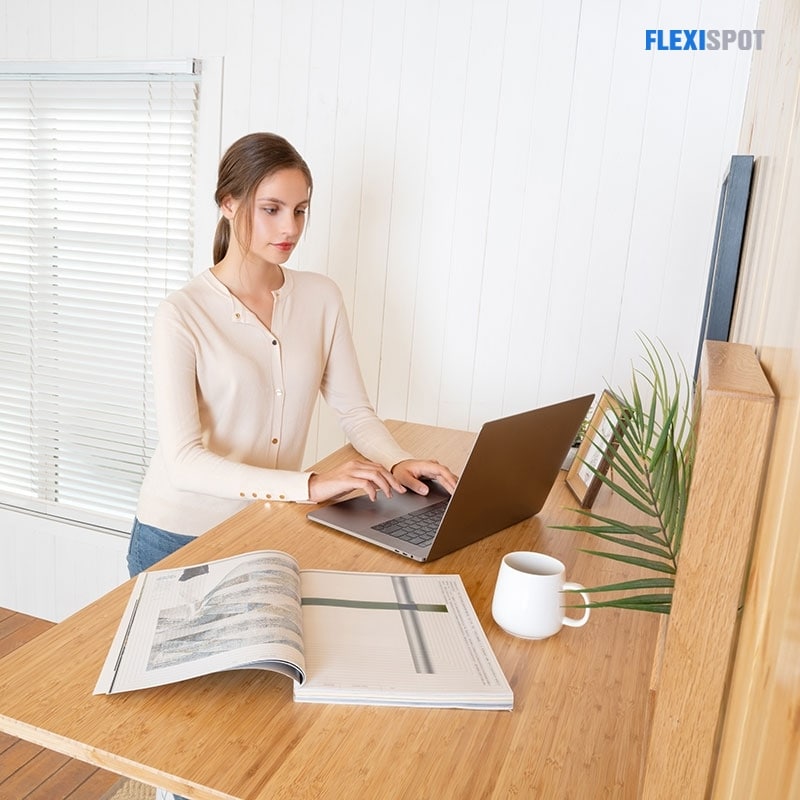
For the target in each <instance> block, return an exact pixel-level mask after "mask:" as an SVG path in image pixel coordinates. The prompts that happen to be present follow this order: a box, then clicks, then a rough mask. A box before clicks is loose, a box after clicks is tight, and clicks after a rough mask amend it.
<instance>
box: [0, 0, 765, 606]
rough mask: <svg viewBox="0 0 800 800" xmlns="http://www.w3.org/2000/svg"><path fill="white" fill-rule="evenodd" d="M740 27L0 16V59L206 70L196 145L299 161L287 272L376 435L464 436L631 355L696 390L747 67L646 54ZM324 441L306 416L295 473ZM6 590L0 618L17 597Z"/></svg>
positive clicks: (124, 11) (44, 4) (556, 16)
mask: <svg viewBox="0 0 800 800" xmlns="http://www.w3.org/2000/svg"><path fill="white" fill-rule="evenodd" d="M757 6H758V1H757V0H737V1H736V2H726V1H724V0H707V1H705V2H699V1H697V0H696V1H695V2H689V1H688V0H676V1H675V2H670V3H669V4H667V3H659V2H656V1H655V0H649V1H647V0H646V1H645V2H640V0H619V2H613V1H612V0H593V2H586V3H581V2H576V1H575V0H573V1H572V2H562V3H554V2H548V1H547V0H538V1H537V0H473V1H472V2H469V0H375V1H374V2H370V0H291V1H290V0H197V1H195V0H159V2H157V3H156V2H149V3H148V2H145V1H144V0H125V2H122V0H27V2H26V3H20V2H18V0H0V58H3V59H10V60H26V59H43V60H69V59H115V60H119V59H145V58H177V57H198V58H201V59H202V58H211V57H213V58H216V59H219V58H221V59H222V80H221V103H222V107H221V116H220V120H221V122H220V130H219V134H218V135H217V131H216V130H214V131H205V133H204V135H205V141H206V142H208V141H212V142H215V143H216V142H217V141H218V142H219V146H221V147H223V148H224V147H226V146H227V145H228V144H230V143H231V142H232V141H233V140H234V139H235V138H237V137H238V136H240V135H242V134H244V133H246V132H249V131H252V130H259V129H260V130H274V131H277V132H280V133H282V134H284V135H285V136H287V137H288V138H289V139H290V140H291V141H292V142H294V143H295V144H296V145H297V147H298V148H299V149H300V150H301V152H302V153H303V154H304V156H305V157H306V159H307V160H308V162H309V164H310V166H311V168H312V170H313V172H314V177H315V184H316V186H315V193H314V201H313V210H312V215H311V226H310V229H309V232H308V235H307V237H306V240H305V242H304V243H303V245H302V247H301V248H300V249H299V251H298V252H297V254H296V255H295V256H294V257H293V261H292V263H291V265H292V266H296V267H298V268H308V269H314V270H317V271H323V272H327V273H329V274H330V275H332V276H333V277H334V278H335V279H336V280H337V281H338V283H339V284H340V286H341V287H342V290H343V291H344V295H345V297H346V299H347V302H348V306H349V310H350V313H351V321H352V324H353V328H354V334H355V338H356V343H357V347H358V350H359V353H360V357H361V362H362V368H363V372H364V376H365V379H366V381H367V385H368V387H369V390H370V392H371V395H372V397H373V398H374V399H375V401H376V403H377V407H378V411H379V413H380V414H381V415H383V416H386V417H396V418H403V419H409V420H413V421H418V422H426V423H436V424H440V425H445V426H449V427H456V428H467V429H476V428H477V427H478V426H479V425H480V423H481V422H482V421H483V420H485V419H487V418H491V417H494V416H497V415H500V414H504V413H512V412H515V411H519V410H521V409H524V408H530V407H533V406H536V405H543V404H546V403H549V402H553V401H556V400H559V399H562V398H565V397H567V396H570V395H573V394H577V393H582V392H586V391H599V390H601V389H602V388H603V387H604V386H605V385H606V383H610V384H611V385H613V386H616V385H620V384H625V383H627V380H628V376H629V373H630V366H631V360H632V359H636V358H638V355H639V353H640V348H639V345H638V341H637V338H636V335H637V332H642V333H644V334H646V335H648V336H650V337H660V338H661V339H662V340H663V341H664V342H665V343H666V345H667V346H668V347H669V348H670V349H671V350H672V351H673V352H675V353H677V354H679V355H681V356H682V357H683V358H684V360H685V361H686V363H687V364H689V365H693V363H694V353H695V347H696V342H697V336H698V330H699V322H700V314H701V312H702V305H703V295H704V291H705V282H706V275H707V270H708V263H709V257H710V247H711V238H712V234H713V226H714V218H715V213H716V204H717V199H718V192H719V186H720V182H721V179H722V177H723V174H724V171H725V168H726V165H727V163H728V160H729V158H730V155H731V154H732V153H733V152H735V149H736V143H737V140H738V133H739V127H740V121H741V115H742V106H743V101H744V94H745V89H746V83H747V76H748V69H749V61H750V54H749V53H747V52H740V51H738V50H730V51H727V52H722V51H717V52H710V51H707V52H655V51H654V52H648V51H646V50H645V47H644V39H645V37H644V31H645V29H646V28H681V29H683V28H737V29H738V28H754V27H755V20H756V14H757ZM768 42H769V32H767V35H766V39H765V46H766V45H768ZM218 94H219V93H213V92H212V93H211V96H212V97H213V99H214V102H216V98H217V97H218ZM208 97H209V96H208V95H207V96H206V99H208ZM206 152H207V155H208V159H207V162H208V163H203V164H201V168H202V169H203V170H205V171H206V173H205V174H203V175H201V176H200V179H201V181H202V183H203V185H204V186H205V187H208V186H210V187H211V190H213V180H214V173H215V169H216V157H217V155H218V153H215V152H214V148H213V147H211V148H210V149H209V148H207V149H206ZM212 156H213V157H212ZM212 162H213V163H212ZM209 194H210V191H209V192H207V193H206V196H204V198H203V200H202V205H201V214H202V219H206V220H207V219H210V218H211V217H212V216H213V208H212V206H211V201H210V197H209ZM210 227H211V226H210V225H206V226H205V229H204V230H199V231H198V248H199V252H200V253H210V239H211V235H212V231H211V229H210ZM341 442H342V439H341V436H340V435H339V433H338V431H337V430H336V428H335V426H334V425H333V424H332V423H331V420H330V418H329V417H328V415H327V413H326V412H325V411H324V410H323V411H321V412H320V414H319V415H318V418H317V419H316V420H315V424H314V428H313V430H312V437H311V443H310V445H309V450H308V458H309V460H310V461H311V460H314V459H315V458H316V457H317V456H321V455H324V454H325V453H326V452H329V451H330V450H331V449H332V448H334V447H337V446H339V445H340V444H341ZM14 516H16V515H13V514H12V515H11V516H9V514H5V515H3V514H0V527H2V528H3V529H4V530H5V533H4V536H3V537H2V538H0V546H2V548H3V549H2V551H0V558H2V559H3V560H7V559H9V558H14V559H15V567H16V568H15V570H14V574H15V575H18V576H20V578H19V579H20V580H27V578H26V577H25V576H26V575H27V574H28V573H29V572H30V571H31V570H33V569H34V565H36V569H39V568H40V564H41V559H47V558H48V557H50V556H48V555H47V553H50V552H51V550H50V549H49V548H48V546H45V545H43V546H42V548H40V551H39V552H38V553H37V555H36V557H35V559H32V560H31V559H26V560H22V561H20V556H19V552H20V549H19V548H17V549H16V550H15V549H14V548H12V547H10V545H9V538H11V539H13V538H14V536H16V535H20V536H22V535H24V536H26V537H31V536H34V537H35V536H36V533H35V532H32V531H30V530H28V529H27V528H29V527H30V526H27V525H26V530H25V532H24V533H23V532H22V529H21V527H20V526H18V525H16V524H15V522H14V519H13V517H14ZM34 527H35V526H34ZM14 528H18V529H19V533H18V534H17V533H12V532H11V531H12V530H13V529H14ZM97 536H99V534H97ZM23 549H24V550H25V552H28V553H30V552H32V551H31V548H30V547H26V548H23ZM15 553H16V555H15ZM8 572H9V570H8V569H5V570H3V571H1V572H0V577H2V580H3V585H0V605H8V604H10V603H11V602H12V601H14V598H17V597H20V596H21V594H25V593H24V592H23V593H20V591H18V590H12V589H9V587H8V586H6V585H5V582H6V581H7V580H12V581H13V578H11V579H9V578H8V577H7V575H8ZM106 577H107V583H108V585H113V581H114V580H117V578H116V577H114V576H112V575H111V574H110V572H108V574H107V576H106ZM80 601H81V602H83V601H84V598H82V597H81V598H80ZM14 602H16V601H14ZM77 602H78V601H77V599H76V598H70V597H69V596H68V592H67V593H63V596H59V597H57V598H54V600H53V603H52V606H51V610H50V611H49V612H48V613H43V612H42V610H41V609H40V608H38V609H37V613H39V614H40V615H41V616H48V617H50V618H60V617H62V616H63V615H64V614H65V613H67V612H68V611H69V610H72V609H73V608H76V607H77ZM22 610H25V609H24V608H23V609H22Z"/></svg>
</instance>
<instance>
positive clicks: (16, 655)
mask: <svg viewBox="0 0 800 800" xmlns="http://www.w3.org/2000/svg"><path fill="white" fill-rule="evenodd" d="M390 425H391V427H392V428H393V430H394V431H395V435H396V437H397V438H398V440H399V441H400V442H401V443H402V444H403V445H404V446H405V447H406V448H407V449H409V450H411V451H412V452H415V453H417V454H419V455H420V456H425V457H436V458H438V459H439V460H440V461H443V462H445V463H447V464H449V465H450V466H452V467H453V468H454V469H456V470H457V469H458V468H460V466H461V465H462V464H463V462H464V460H465V458H466V455H467V453H468V450H469V447H470V445H471V442H472V440H473V438H474V435H473V434H468V433H463V432H458V431H451V430H446V429H441V428H432V427H427V426H422V425H414V424H410V423H390ZM349 455H352V451H351V450H350V449H349V448H347V447H345V448H342V449H341V450H339V451H337V453H335V454H333V455H332V456H330V457H329V458H327V459H325V460H324V461H323V462H322V464H327V465H329V464H331V463H333V462H334V461H336V460H342V459H345V458H346V457H348V456H349ZM612 502H614V498H613V497H612V496H610V495H608V496H607V495H604V494H603V493H602V492H601V494H600V496H599V497H598V499H597V501H596V503H595V510H600V509H602V508H604V507H607V505H608V504H609V503H612ZM574 505H575V501H574V499H573V497H572V495H571V494H570V493H569V490H568V489H567V487H566V486H565V484H564V481H563V473H561V477H560V478H559V479H558V480H557V482H556V484H555V486H554V488H553V491H552V492H551V494H550V497H549V498H548V502H547V505H546V507H545V509H544V510H543V511H542V513H541V514H539V515H538V516H537V517H535V518H533V519H530V520H527V521H525V522H523V523H520V524H519V525H516V526H514V527H512V528H509V529H507V530H505V531H502V532H500V533H498V534H495V535H494V536H491V537H489V538H488V539H484V540H483V541H482V542H478V543H476V544H473V545H471V546H469V547H467V548H465V549H463V550H460V551H458V552H456V553H452V554H451V555H449V556H446V557H444V558H442V559H439V560H437V561H433V562H431V563H430V564H418V563H415V562H412V561H409V560H407V559H405V558H403V557H401V556H397V555H394V554H392V553H389V552H388V551H383V550H380V549H379V548H376V547H372V546H370V545H367V544H364V543H362V542H359V541H357V540H355V539H350V538H348V537H345V536H344V535H341V534H339V533H336V532H333V531H329V530H327V529H324V528H321V527H318V526H316V525H313V524H312V523H310V522H308V521H307V520H306V519H305V513H306V511H307V510H308V508H307V507H306V506H303V505H294V504H273V505H271V506H270V507H266V506H265V505H264V504H262V503H254V504H253V505H252V506H250V507H249V508H247V509H245V510H244V511H243V512H241V513H240V514H237V515H236V516H234V517H232V518H231V519H229V520H227V521H226V522H224V523H223V524H221V525H219V526H218V527H216V528H214V529H212V530H211V531H209V532H208V533H207V534H206V535H204V536H202V537H200V538H199V539H197V540H196V541H194V542H192V543H191V544H190V545H188V546H187V547H186V548H184V549H183V550H181V551H180V552H178V553H175V554H173V555H172V556H170V557H169V558H168V559H165V560H164V562H163V565H164V566H179V565H181V564H192V563H198V562H202V561H204V560H208V559H213V558H219V557H223V556H226V555H231V554H234V553H237V552H243V551H247V550H254V549H260V548H274V549H282V550H285V551H287V552H290V553H292V554H293V555H294V556H295V557H296V558H297V560H298V561H299V563H300V566H301V568H322V569H324V568H333V569H350V570H361V571H383V572H409V573H413V572H438V573H450V572H456V573H460V575H461V576H462V579H463V581H464V584H465V586H466V588H467V591H468V593H469V595H470V598H471V599H472V602H473V605H474V606H475V609H476V611H477V613H478V616H479V617H480V619H481V622H482V624H483V626H484V629H485V630H486V632H487V634H488V637H489V640H490V642H491V644H492V647H493V648H494V651H495V653H496V655H497V658H498V660H499V661H500V664H501V665H502V667H503V669H504V671H505V673H506V676H507V678H508V680H509V682H510V683H511V685H512V688H513V690H514V710H513V711H511V712H508V711H472V710H455V709H410V708H379V707H357V706H333V705H330V706H326V705H307V704H300V703H297V704H295V703H294V702H293V701H292V687H291V681H289V680H288V679H287V678H285V677H283V676H278V675H275V674H272V673H263V672H259V671H255V670H253V671H243V672H229V673H224V674H217V675H212V676H207V677H204V678H198V679H195V680H191V681H187V682H184V683H182V684H176V685H172V686H166V687H159V688H157V689H150V690H145V691H140V692H133V693H130V694H124V695H115V696H98V697H95V696H93V695H92V690H93V688H94V685H95V682H96V680H97V676H98V674H99V672H100V667H101V665H102V662H103V660H104V658H105V655H106V652H107V650H108V647H109V645H110V643H111V640H112V638H113V635H114V632H115V630H116V627H117V624H118V622H119V619H120V616H121V614H122V611H123V609H124V607H125V603H126V601H127V598H128V595H129V592H130V588H131V584H130V582H128V583H125V584H123V585H122V586H120V587H118V588H117V589H115V590H113V591H111V592H109V593H108V594H107V595H105V596H104V597H102V598H101V599H99V600H97V601H96V602H95V603H92V604H91V605H89V606H87V607H86V608H84V609H82V610H81V611H79V612H78V613H76V614H74V615H73V616H72V617H70V618H69V619H67V620H65V621H64V622H62V623H60V624H59V625H56V626H55V627H53V628H52V629H50V630H49V631H47V632H45V633H43V634H42V635H40V636H39V637H37V638H36V639H35V640H33V641H32V642H30V643H29V644H28V645H26V646H23V647H21V648H19V649H18V650H16V651H14V652H13V653H11V654H9V655H8V656H6V657H5V658H4V659H3V660H2V661H0V730H3V731H5V732H7V733H9V734H11V735H13V736H18V737H21V738H23V739H27V740H29V741H31V742H34V743H36V744H39V745H41V746H44V747H47V748H50V749H53V750H56V751H59V752H61V753H64V754H66V755H68V756H71V757H74V758H78V759H82V760H84V761H87V762H89V763H92V764H96V765H98V766H101V767H104V768H106V769H109V770H112V771H114V772H117V773H119V774H121V775H126V776H129V777H131V778H135V779H138V780H140V781H144V782H146V783H150V784H153V785H157V786H163V787H165V788H168V789H171V790H173V791H175V792H178V793H180V794H184V795H186V796H188V797H192V798H200V799H202V798H245V799H246V800H255V799H256V798H270V799H271V800H277V799H278V798H292V800H298V798H299V799H300V800H303V799H304V798H337V799H338V798H381V800H389V798H408V799H409V800H411V799H412V798H413V800H417V799H418V798H437V800H440V799H441V798H470V799H471V798H501V797H502V798H507V797H515V798H516V797H519V798H534V797H536V798H559V800H562V799H563V798H577V799H578V800H583V798H601V797H613V798H634V797H635V796H636V793H637V789H638V782H639V772H640V764H641V760H642V750H643V746H644V744H643V737H644V731H645V718H646V712H647V703H648V690H649V679H650V671H651V665H652V662H653V652H654V647H655V641H656V635H657V630H658V619H657V618H656V616H657V615H648V614H643V613H641V612H620V611H617V610H615V609H600V610H596V611H594V612H593V615H592V618H591V619H590V620H589V622H588V624H587V625H586V626H585V627H583V628H577V629H573V628H564V629H562V631H561V633H559V634H558V635H557V636H555V637H553V638H551V639H548V640H546V641H542V642H530V641H525V640H521V639H515V638H513V637H511V636H508V635H507V634H506V633H504V632H503V631H502V630H501V629H500V628H498V626H497V625H496V624H495V623H494V621H493V620H492V617H491V598H492V592H493V590H494V583H495V578H496V575H497V569H498V565H499V561H500V558H501V557H502V555H503V554H504V553H507V552H510V551H512V550H517V549H529V550H542V551H544V552H547V553H550V554H552V555H555V556H557V557H558V558H560V559H561V560H562V561H564V563H565V564H566V566H567V576H568V578H569V579H570V580H576V581H580V582H581V583H584V584H586V585H591V584H592V583H600V582H603V583H606V582H612V581H614V580H617V579H620V578H622V577H630V574H629V573H628V572H626V570H630V567H626V566H625V565H617V564H615V563H614V562H611V561H608V560H606V559H599V558H597V557H594V556H588V555H586V554H584V553H580V552H578V548H580V547H583V546H586V545H587V544H588V537H584V535H583V534H578V533H572V532H568V531H555V530H551V529H549V528H548V525H552V524H559V523H567V524H569V522H570V520H571V519H573V518H574V517H573V515H572V512H569V511H567V510H565V509H566V508H571V507H573V506H574Z"/></svg>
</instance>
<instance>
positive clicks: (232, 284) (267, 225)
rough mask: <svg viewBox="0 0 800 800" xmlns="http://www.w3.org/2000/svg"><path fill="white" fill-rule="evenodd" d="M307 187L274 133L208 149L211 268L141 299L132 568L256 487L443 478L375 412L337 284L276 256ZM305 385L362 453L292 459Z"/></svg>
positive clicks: (263, 490)
mask: <svg viewBox="0 0 800 800" xmlns="http://www.w3.org/2000/svg"><path fill="white" fill-rule="evenodd" d="M311 191H312V179H311V173H310V171H309V169H308V166H307V165H306V163H305V161H304V160H303V159H302V158H301V157H300V155H299V153H298V152H297V151H296V150H295V149H294V147H292V145H290V144H289V142H287V141H286V140H285V139H283V138H281V137H280V136H276V135H274V134H270V133H254V134H250V135H248V136H245V137H243V138H242V139H239V140H238V141H237V142H235V143H234V144H233V145H232V146H231V147H230V148H229V149H228V151H227V152H226V154H225V155H224V156H223V158H222V161H221V163H220V166H219V180H218V184H217V191H216V194H215V199H216V202H217V205H218V206H219V209H220V212H221V218H220V221H219V225H218V228H217V232H216V237H215V241H214V266H213V267H211V268H210V269H208V270H206V271H205V272H203V273H201V274H200V275H198V276H196V277H195V278H194V279H192V280H191V281H189V283H188V284H186V285H185V286H184V287H183V288H182V289H180V290H178V291H176V292H173V293H172V294H171V295H170V296H169V297H167V298H166V300H164V301H163V302H162V303H161V305H160V306H159V308H158V310H157V313H156V319H155V325H154V329H153V340H152V351H153V373H154V382H155V399H156V419H157V423H158V434H159V442H158V445H157V447H156V450H155V453H154V455H153V459H152V461H151V463H150V465H149V468H148V470H147V473H146V475H145V478H144V482H143V484H142V489H141V494H140V497H139V504H138V508H137V513H136V519H135V520H134V525H133V530H132V533H131V542H130V549H129V552H128V569H129V572H130V574H131V575H135V574H137V573H138V572H140V571H141V570H144V569H147V568H148V567H149V566H151V565H152V564H154V563H155V562H156V561H159V560H160V559H162V558H164V557H165V556H167V555H169V554H170V553H172V552H174V551H175V550H177V549H178V548H179V547H181V546H182V545H184V544H186V543H187V542H189V541H191V539H192V538H193V537H195V536H198V535H199V534H201V533H203V532H204V531H206V530H208V529H209V528H211V527H213V526H214V525H216V524H218V523H219V522H221V521H222V520H224V519H226V518H227V517H229V516H231V515H232V514H234V513H236V512H237V511H239V510H240V509H241V508H243V507H244V506H245V505H246V504H248V503H250V502H253V501H256V500H258V501H262V502H263V501H311V502H321V501H323V500H328V499H330V498H333V497H336V496H338V495H341V494H343V493H346V492H349V491H350V490H352V489H363V490H364V491H365V492H366V493H367V494H368V495H369V496H370V497H371V498H372V499H373V500H374V499H375V497H376V496H377V494H378V492H382V493H383V494H385V495H390V494H391V493H392V492H405V491H406V490H408V489H410V490H412V491H416V492H419V493H421V494H425V493H426V492H427V487H426V485H425V484H424V483H423V482H422V480H421V479H434V480H437V481H439V482H440V483H441V484H442V485H443V486H444V487H445V488H446V489H447V490H448V491H451V492H452V490H453V488H454V487H455V482H456V476H455V475H454V474H453V473H452V472H451V471H450V470H449V469H448V468H447V467H445V466H443V465H441V464H439V463H438V462H436V461H425V460H417V459H415V458H414V457H413V456H412V455H411V454H410V453H407V452H406V451H404V450H403V449H402V448H401V447H400V446H399V445H398V444H397V442H395V440H394V439H393V438H392V436H391V435H390V433H389V431H388V430H387V429H386V428H385V426H384V425H383V423H382V422H381V421H380V420H379V419H378V417H377V416H376V414H375V411H374V410H373V407H372V405H371V404H370V401H369V398H368V397H367V393H366V390H365V388H364V384H363V380H362V378H361V373H360V370H359V367H358V362H357V359H356V353H355V349H354V346H353V341H352V337H351V333H350V328H349V324H348V320H347V316H346V313H345V309H344V304H343V302H342V297H341V294H340V292H339V290H338V288H337V287H336V285H335V284H334V283H333V282H332V281H331V280H330V279H328V278H327V277H326V276H324V275H320V274H317V273H313V272H299V271H294V270H291V269H288V268H286V267H283V266H281V265H282V264H283V263H284V262H285V261H286V260H287V259H288V258H289V256H290V255H291V254H292V251H293V250H294V248H295V246H296V244H297V242H298V240H299V238H300V235H301V234H302V232H303V228H304V226H305V222H306V216H307V214H308V211H309V206H310V202H311ZM320 392H321V393H322V396H323V397H324V398H325V400H326V402H327V403H328V404H329V405H330V406H331V407H332V408H333V410H334V411H335V412H336V414H337V416H338V418H339V422H340V424H341V426H342V429H343V430H344V432H345V434H346V436H347V438H348V439H349V441H350V442H351V443H352V445H353V446H354V447H355V449H356V450H357V451H358V453H359V454H360V455H361V456H362V457H361V458H358V459H355V460H352V461H349V462H348V463H347V464H344V465H343V466H341V467H339V468H336V469H333V470H330V471H327V472H319V473H315V472H308V471H303V470H301V459H302V456H303V452H304V448H305V444H306V438H307V435H308V430H309V426H310V422H311V416H312V413H313V410H314V406H315V403H316V400H317V396H318V395H319V393H320Z"/></svg>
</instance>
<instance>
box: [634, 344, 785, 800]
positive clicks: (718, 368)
mask: <svg viewBox="0 0 800 800" xmlns="http://www.w3.org/2000/svg"><path fill="white" fill-rule="evenodd" d="M698 392H699V393H700V394H699V397H698V399H699V404H698V406H697V407H698V409H699V412H698V416H697V418H696V422H695V424H696V428H695V430H696V435H697V450H696V458H695V465H694V473H693V476H692V485H691V489H690V493H689V505H688V508H687V513H686V522H685V527H684V538H683V544H682V547H681V553H680V559H679V562H678V573H677V576H676V581H675V589H674V594H673V599H672V613H671V614H670V616H669V621H668V624H667V630H666V638H665V640H664V650H663V654H662V658H661V666H660V671H659V674H658V678H657V681H656V691H655V705H654V708H653V718H652V726H651V731H650V737H649V745H648V750H647V759H646V762H645V772H644V775H643V779H642V792H641V794H642V797H643V798H644V800H657V799H660V798H664V800H674V798H676V797H685V798H702V797H706V796H707V795H708V794H709V793H710V791H711V787H712V784H713V776H714V769H715V763H716V755H717V750H718V746H719V741H718V740H719V735H720V731H721V728H722V720H723V716H724V709H725V702H726V695H727V689H728V683H729V676H730V670H731V667H732V664H733V657H734V653H735V646H736V636H737V632H738V624H739V619H740V611H741V606H742V593H743V589H744V586H745V579H746V575H747V567H748V561H749V557H750V553H751V550H752V543H753V534H754V530H755V524H756V520H757V516H758V511H759V503H760V499H761V491H762V482H763V474H764V466H765V464H766V458H767V454H768V450H769V444H770V434H771V428H772V422H773V415H774V404H775V397H774V394H773V392H772V390H771V388H770V386H769V383H768V382H767V379H766V377H765V376H764V373H763V371H762V370H761V366H760V365H759V363H758V359H757V357H756V355H755V353H754V351H753V350H752V348H751V347H749V346H746V345H739V344H732V343H728V342H713V341H709V342H706V343H705V345H704V350H703V357H702V362H701V368H700V376H699V383H698Z"/></svg>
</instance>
